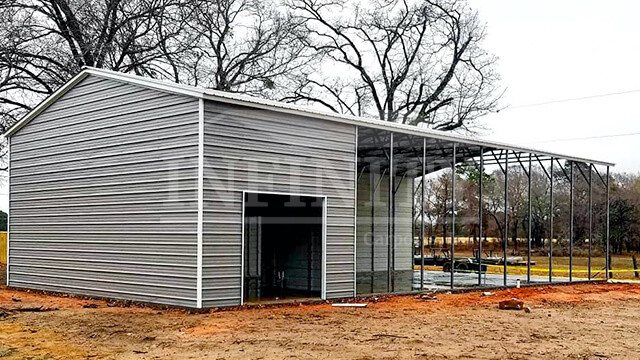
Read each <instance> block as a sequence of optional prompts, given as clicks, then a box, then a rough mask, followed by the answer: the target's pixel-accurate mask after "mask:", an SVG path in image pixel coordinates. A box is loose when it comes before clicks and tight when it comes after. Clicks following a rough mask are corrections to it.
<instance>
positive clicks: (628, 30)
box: [0, 0, 640, 211]
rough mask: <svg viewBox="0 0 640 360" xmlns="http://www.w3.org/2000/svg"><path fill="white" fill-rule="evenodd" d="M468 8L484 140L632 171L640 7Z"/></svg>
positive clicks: (485, 3)
mask: <svg viewBox="0 0 640 360" xmlns="http://www.w3.org/2000/svg"><path fill="white" fill-rule="evenodd" d="M469 2H470V5H471V6H472V7H473V8H475V9H477V10H478V11H479V13H480V17H481V20H482V21H484V22H486V23H487V26H488V36H487V39H486V42H485V47H486V48H487V50H489V51H491V52H493V53H494V54H496V55H497V56H499V58H500V62H499V64H498V70H499V72H500V74H501V75H502V84H503V85H504V86H505V88H506V93H505V95H504V98H503V101H502V105H503V106H504V107H506V109H504V110H503V111H501V112H499V113H497V114H491V115H489V116H487V117H486V118H485V125H486V126H487V127H488V128H489V130H487V131H486V132H485V133H486V134H484V136H485V137H487V138H490V139H493V140H498V141H502V142H508V143H517V144H526V145H528V146H531V147H535V148H539V149H544V150H549V151H556V152H561V153H566V154H570V155H575V156H580V157H589V158H596V159H601V160H605V161H612V162H615V163H616V164H617V165H616V167H615V168H614V171H626V172H638V171H640V156H638V150H640V107H638V106H637V105H638V103H640V59H639V56H640V36H639V35H640V21H638V16H639V15H640V1H635V0H627V1H623V0H616V1H609V2H604V1H587V0H574V1H570V0H562V1H557V0H536V1H513V0H469ZM633 90H637V91H635V92H630V91H633ZM621 92H629V93H627V94H622V95H611V96H601V97H594V98H589V99H587V100H581V101H578V100H576V101H563V102H557V103H553V104H548V105H537V106H527V105H531V104H539V103H545V102H552V101H558V100H564V99H575V98H583V97H592V96H597V95H604V94H611V93H621ZM629 133H636V135H632V136H615V137H610V135H620V134H629ZM593 137H599V138H593ZM576 138H580V139H581V140H571V141H568V140H566V139H576ZM584 138H590V139H584ZM3 185H4V184H3ZM1 190H2V191H1V192H0V209H2V210H3V211H6V207H7V202H6V192H7V191H6V186H2V188H1Z"/></svg>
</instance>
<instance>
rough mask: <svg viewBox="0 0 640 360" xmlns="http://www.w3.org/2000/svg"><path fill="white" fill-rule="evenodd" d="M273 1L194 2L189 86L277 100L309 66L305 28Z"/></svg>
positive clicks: (187, 62)
mask: <svg viewBox="0 0 640 360" xmlns="http://www.w3.org/2000/svg"><path fill="white" fill-rule="evenodd" d="M285 10H286V9H283V7H282V6H278V4H276V3H273V2H265V1H259V0H203V1H197V2H193V3H192V8H191V11H190V21H188V22H187V24H188V25H187V28H186V33H187V34H190V35H191V36H195V38H196V39H195V45H194V47H193V49H192V51H190V52H189V55H188V57H187V60H186V62H185V64H184V65H185V68H186V71H187V74H188V75H189V78H188V80H187V82H190V83H192V84H194V85H200V86H204V87H207V88H213V89H218V90H224V91H233V92H242V93H249V94H256V95H261V96H267V97H277V96H278V95H277V94H282V93H283V92H286V91H288V88H289V85H288V84H289V83H290V80H291V77H292V76H294V74H296V73H297V71H299V70H300V69H301V68H302V67H303V66H306V65H308V64H309V62H310V60H311V57H312V55H311V52H310V51H307V50H306V49H305V46H304V43H303V42H302V41H301V40H302V39H304V38H305V34H304V31H303V27H302V26H301V24H299V23H297V22H296V21H299V19H293V18H291V17H290V16H288V15H287V13H286V11H285Z"/></svg>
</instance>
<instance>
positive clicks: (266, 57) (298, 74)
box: [0, 0, 501, 132]
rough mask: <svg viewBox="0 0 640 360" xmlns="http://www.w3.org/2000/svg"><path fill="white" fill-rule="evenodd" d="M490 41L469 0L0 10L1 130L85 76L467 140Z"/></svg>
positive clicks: (202, 1)
mask: <svg viewBox="0 0 640 360" xmlns="http://www.w3.org/2000/svg"><path fill="white" fill-rule="evenodd" d="M485 31H486V30H485V26H484V24H483V23H482V22H481V21H480V20H479V19H478V15H477V13H476V12H475V11H474V10H473V9H471V8H470V7H469V6H468V4H467V3H466V1H464V0H376V1H364V0H362V1H360V0H348V1H334V0H272V1H268V0H267V1H261V0H198V1H194V0H126V1H125V0H2V1H0V132H4V131H6V130H7V128H8V127H10V126H11V125H12V124H14V123H15V122H16V121H17V120H18V119H19V118H20V117H21V116H23V115H24V114H25V113H27V112H28V111H29V110H30V109H32V108H33V107H34V106H36V105H37V104H38V103H39V102H40V101H42V99H44V98H45V97H46V96H47V95H50V94H51V93H53V92H54V91H55V90H56V89H57V88H58V87H59V86H61V85H62V84H63V83H65V82H66V81H67V80H69V79H70V78H71V77H72V76H73V75H74V74H76V73H78V72H79V71H80V70H81V69H82V68H83V67H84V66H91V67H98V68H105V69H110V70H116V71H121V72H129V73H134V74H139V75H144V76H148V77H153V78H161V79H167V80H171V81H174V82H177V83H183V84H190V85H197V86H201V87H205V88H211V89H219V90H224V91H231V92H239V93H248V94H252V95H256V96H260V97H266V98H271V99H276V100H281V101H288V102H297V103H306V104H312V105H314V106H318V107H322V108H325V109H329V110H331V111H335V112H339V113H345V114H352V115H362V116H373V117H376V118H379V119H382V120H386V121H393V122H401V123H405V124H414V125H419V126H427V127H431V128H437V129H442V130H456V129H463V130H468V129H472V128H473V127H474V126H476V125H477V123H476V120H477V118H478V117H480V116H482V115H483V114H485V113H487V112H489V111H492V110H494V109H496V106H497V100H498V99H499V97H500V95H501V94H500V92H499V89H498V74H497V73H496V71H495V67H494V65H495V62H496V57H495V56H493V55H492V54H489V53H488V52H486V51H485V50H484V49H483V48H482V41H483V39H484V36H485Z"/></svg>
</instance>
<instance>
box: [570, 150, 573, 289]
mask: <svg viewBox="0 0 640 360" xmlns="http://www.w3.org/2000/svg"><path fill="white" fill-rule="evenodd" d="M569 164H570V165H571V167H570V170H569V176H570V179H569V187H570V189H569V282H572V281H573V187H574V183H573V182H574V176H573V161H570V162H569Z"/></svg>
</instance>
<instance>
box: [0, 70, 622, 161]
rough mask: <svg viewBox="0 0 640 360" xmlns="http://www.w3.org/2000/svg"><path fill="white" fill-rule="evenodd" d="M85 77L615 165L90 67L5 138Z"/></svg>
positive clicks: (453, 140)
mask: <svg viewBox="0 0 640 360" xmlns="http://www.w3.org/2000/svg"><path fill="white" fill-rule="evenodd" d="M88 75H94V76H98V77H103V78H107V79H112V80H116V81H121V82H126V83H131V84H135V85H140V86H144V87H147V88H152V89H156V90H159V91H165V92H170V93H176V94H181V95H187V96H193V97H197V98H202V99H207V100H212V101H219V102H223V103H228V104H236V105H241V106H247V107H253V108H260V109H265V110H271V111H275V112H281V113H288V114H294V115H299V116H306V117H314V118H320V119H324V120H329V121H337V122H342V123H348V124H353V125H358V126H366V127H371V128H378V129H381V130H388V131H394V132H400V133H405V134H412V135H417V136H425V137H429V138H434V139H440V140H444V141H452V142H458V143H464V144H469V145H478V146H484V147H487V148H490V149H491V148H493V149H503V150H512V151H515V152H521V153H532V154H538V155H544V156H549V157H555V158H560V159H566V160H572V161H577V162H584V163H593V164H597V165H602V166H614V165H615V164H614V163H611V162H606V161H601V160H595V159H588V158H582V157H576V156H571V155H566V154H560V153H555V152H549V151H545V150H539V149H534V148H530V147H525V146H519V145H514V144H507V143H501V142H497V141H489V140H479V139H476V138H472V137H469V136H464V135H458V134H452V133H449V132H444V131H439V130H433V129H426V128H421V127H417V126H411V125H405V124H397V123H392V122H387V121H382V120H377V119H371V118H365V117H358V116H351V115H343V114H336V113H332V112H328V111H322V110H317V109H313V108H310V107H306V106H300V105H295V104H290V103H283V102H278V101H272V100H266V99H260V98H256V97H253V96H248V95H244V94H237V93H230V92H224V91H219V90H212V89H204V88H199V87H195V86H188V85H182V84H176V83H171V82H167V81H162V80H156V79H149V78H145V77H142V76H138V75H131V74H124V73H120V72H116V71H110V70H104V69H96V68H91V67H86V68H84V69H83V70H82V71H81V72H80V73H78V74H77V75H76V76H74V77H73V78H72V79H71V80H69V81H68V82H67V83H66V84H65V85H63V86H62V87H61V88H60V89H58V90H57V91H56V92H54V93H53V94H52V95H50V96H49V97H48V98H47V99H45V100H44V101H43V102H42V103H40V104H39V105H38V106H37V107H36V108H34V109H33V110H32V111H31V112H29V113H28V114H27V115H26V116H25V117H23V118H22V119H21V120H20V121H18V122H17V123H16V124H15V125H14V126H12V127H11V128H10V129H9V130H7V132H6V133H5V135H4V136H5V137H10V136H11V135H13V134H14V133H15V132H16V131H18V130H19V129H20V128H22V127H23V126H24V125H26V124H27V123H28V122H29V121H31V119H33V118H35V117H36V116H37V115H38V114H40V113H41V112H42V111H44V110H45V109H46V108H47V107H49V106H50V105H51V104H53V103H54V102H55V101H56V100H57V99H58V98H60V97H61V96H62V95H64V94H65V93H66V92H67V91H68V90H70V89H71V88H73V86H74V85H76V84H77V83H79V82H80V81H81V80H82V79H84V78H85V77H87V76H88Z"/></svg>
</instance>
